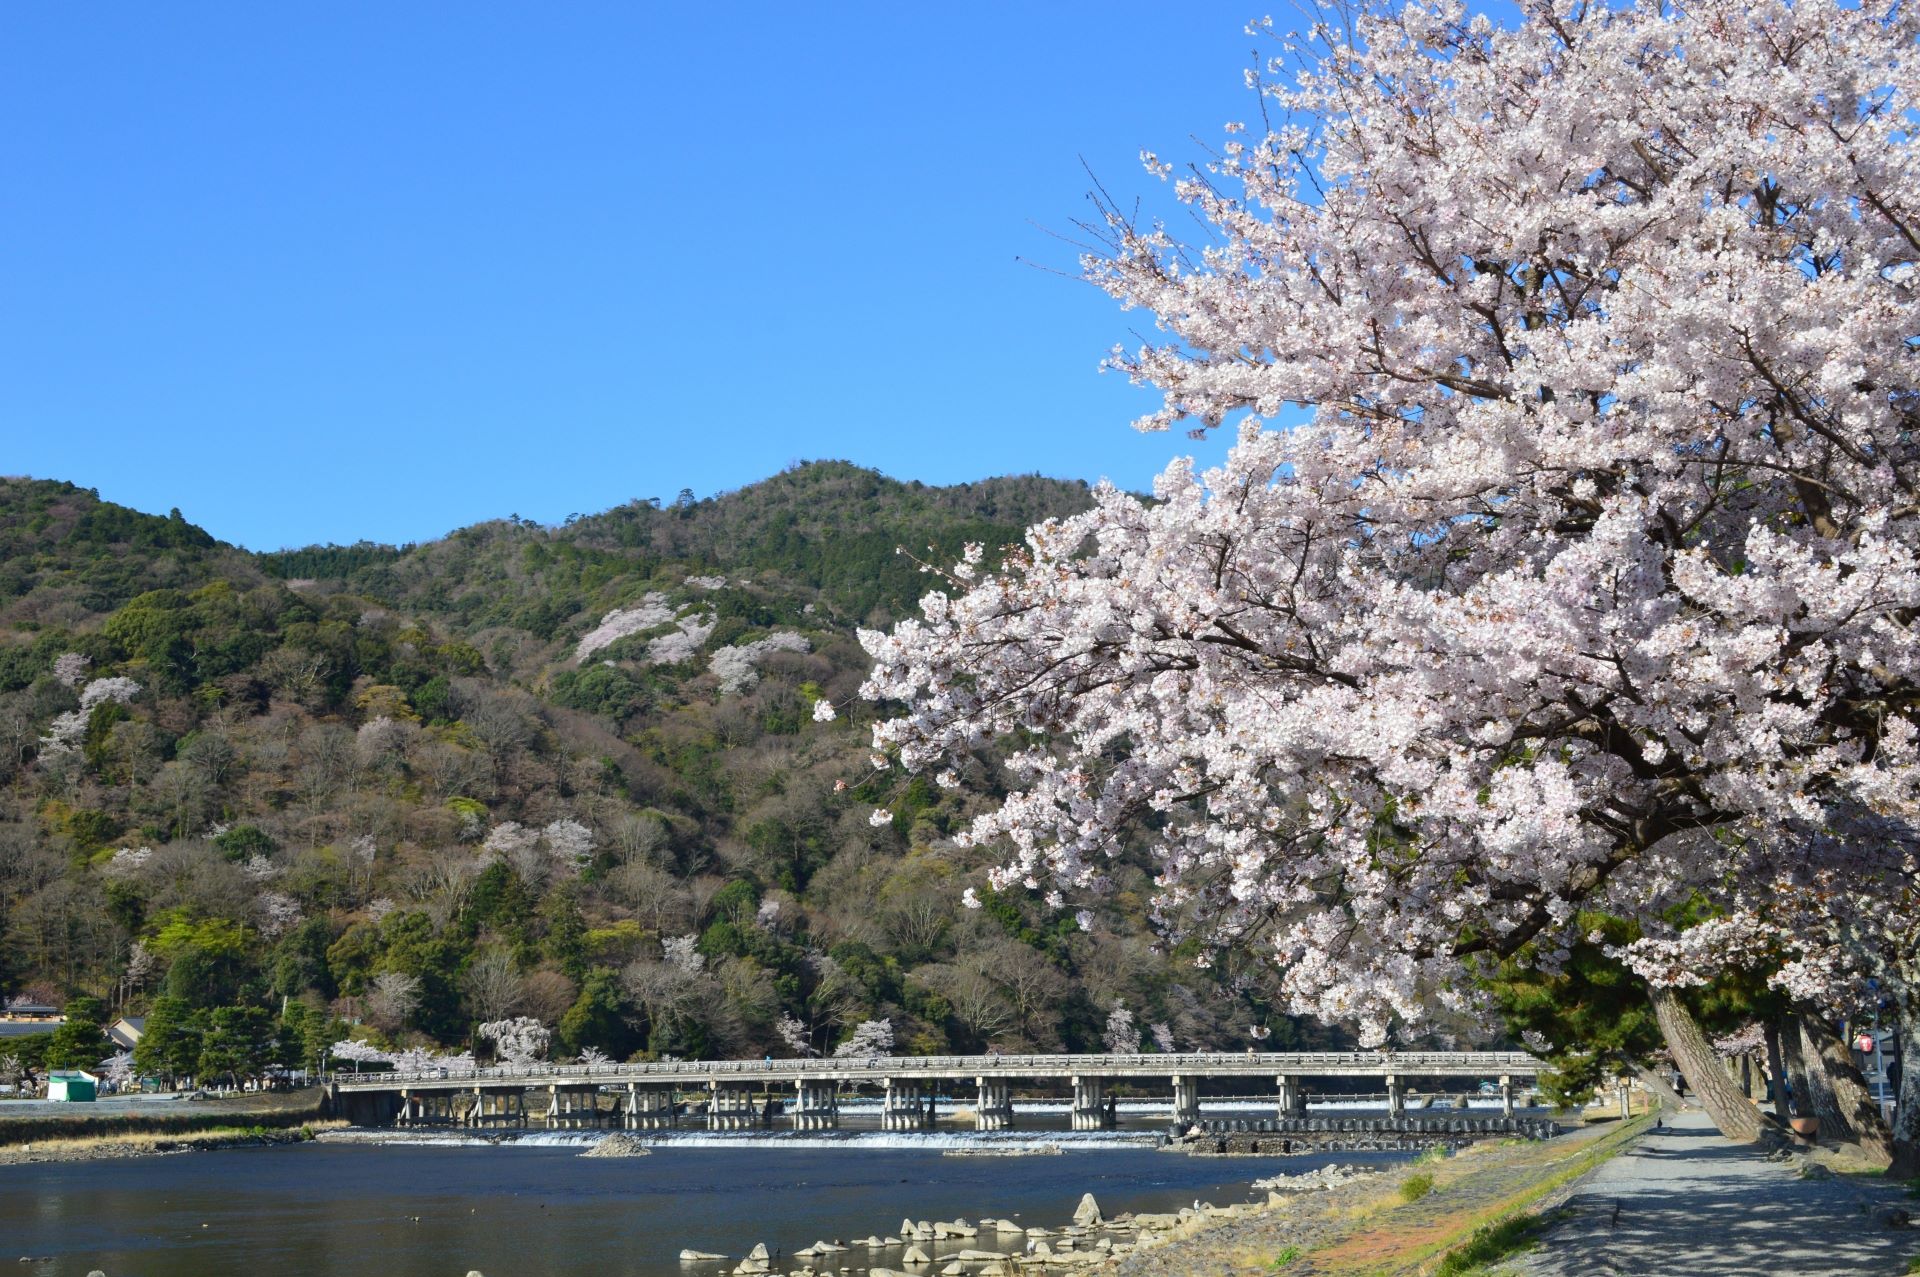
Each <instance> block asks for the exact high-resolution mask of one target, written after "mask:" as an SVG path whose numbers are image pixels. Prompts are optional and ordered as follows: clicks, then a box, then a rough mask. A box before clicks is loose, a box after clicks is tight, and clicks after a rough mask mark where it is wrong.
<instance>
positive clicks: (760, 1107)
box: [332, 1051, 1542, 1136]
mask: <svg viewBox="0 0 1920 1277" xmlns="http://www.w3.org/2000/svg"><path fill="white" fill-rule="evenodd" d="M1541 1070H1542V1065H1541V1064H1540V1062H1539V1061H1538V1060H1536V1059H1534V1058H1533V1057H1532V1056H1530V1055H1528V1054H1526V1053H1524V1052H1520V1051H1412V1052H1372V1051H1299V1052H1248V1053H1246V1054H1243V1055H1230V1054H1225V1053H1195V1052H1190V1053H1183V1054H1135V1055H983V1056H885V1057H882V1056H874V1057H869V1058H866V1059H841V1058H834V1059H796V1060H764V1059H763V1060H675V1061H671V1062H667V1063H653V1062H640V1063H630V1064H611V1063H605V1064H590V1065H589V1064H575V1065H546V1064H526V1065H501V1066H497V1067H493V1068H484V1069H459V1070H446V1069H435V1070H431V1071H428V1072H420V1073H360V1074H340V1075H338V1076H336V1077H335V1079H334V1081H333V1088H332V1090H333V1096H334V1100H335V1108H334V1111H335V1112H338V1113H340V1114H341V1115H342V1116H344V1117H345V1118H346V1119H347V1120H348V1121H350V1122H353V1123H354V1124H355V1125H360V1126H386V1125H395V1126H435V1125H440V1126H464V1127H492V1126H508V1125H511V1126H520V1127H526V1126H529V1125H533V1124H538V1125H540V1126H544V1127H547V1128H550V1129H561V1130H572V1129H588V1128H593V1127H599V1126H615V1127H625V1128H626V1129H627V1130H667V1129H670V1128H672V1127H673V1126H674V1125H675V1124H676V1114H677V1113H678V1112H679V1106H678V1103H677V1096H678V1095H679V1093H681V1092H683V1091H692V1092H694V1093H696V1094H700V1093H704V1094H705V1097H706V1104H705V1110H706V1116H705V1122H704V1125H705V1126H706V1127H707V1129H708V1130H714V1131H743V1130H756V1129H761V1128H765V1127H770V1126H773V1125H775V1123H776V1121H777V1120H778V1119H779V1118H780V1117H781V1116H783V1115H784V1116H785V1117H786V1118H787V1119H788V1123H787V1124H788V1125H790V1126H791V1127H792V1129H794V1130H797V1131H823V1130H832V1129H834V1128H835V1127H837V1126H838V1125H839V1124H840V1101H841V1097H842V1096H843V1095H845V1094H848V1093H855V1092H858V1091H861V1090H863V1089H864V1090H867V1091H868V1092H869V1093H874V1092H877V1093H878V1094H879V1097H880V1100H881V1111H880V1124H881V1127H882V1129H884V1130H889V1131H923V1130H927V1129H929V1128H931V1127H932V1126H933V1124H934V1122H935V1121H936V1120H937V1119H938V1117H939V1103H940V1101H939V1098H938V1097H939V1096H941V1095H964V1094H965V1090H964V1088H968V1087H970V1088H971V1089H972V1090H973V1092H974V1100H975V1102H974V1109H973V1124H974V1128H975V1129H976V1130H982V1131H1005V1130H1011V1129H1013V1127H1014V1125H1015V1114H1014V1102H1013V1091H1014V1086H1015V1084H1016V1083H1018V1084H1022V1085H1025V1086H1028V1087H1038V1088H1045V1089H1050V1090H1055V1091H1056V1093H1058V1090H1065V1091H1066V1092H1067V1093H1068V1094H1069V1095H1070V1096H1071V1097H1072V1098H1071V1104H1070V1124H1071V1126H1072V1128H1073V1129H1074V1130H1076V1131H1098V1130H1109V1129H1111V1128H1112V1127H1113V1126H1114V1125H1115V1123H1116V1121H1117V1109H1118V1105H1117V1096H1116V1093H1115V1088H1116V1087H1118V1086H1126V1087H1131V1088H1135V1090H1136V1091H1145V1092H1147V1093H1149V1094H1152V1093H1159V1094H1163V1095H1166V1096H1167V1097H1168V1112H1169V1116H1170V1119H1171V1122H1172V1124H1173V1125H1174V1126H1175V1127H1176V1128H1182V1129H1184V1128H1189V1127H1192V1126H1194V1125H1195V1124H1196V1123H1198V1124H1201V1125H1202V1127H1203V1128H1210V1127H1212V1126H1213V1125H1214V1124H1212V1123H1208V1122H1206V1121H1205V1120H1204V1113H1203V1099H1202V1096H1201V1084H1202V1083H1204V1082H1209V1081H1213V1082H1219V1081H1222V1080H1230V1081H1234V1082H1237V1083H1240V1084H1241V1085H1239V1086H1236V1088H1235V1089H1236V1090H1243V1089H1244V1084H1245V1083H1246V1082H1257V1083H1265V1084H1271V1085H1272V1086H1273V1087H1274V1121H1273V1129H1274V1130H1275V1131H1278V1130H1279V1129H1280V1128H1281V1127H1283V1126H1284V1127H1289V1128H1290V1127H1291V1126H1292V1125H1293V1124H1295V1123H1299V1122H1303V1121H1306V1120H1307V1104H1308V1094H1309V1091H1310V1089H1311V1088H1310V1087H1309V1085H1308V1080H1309V1079H1328V1078H1338V1079H1352V1078H1378V1079H1379V1080H1380V1083H1381V1092H1382V1093H1381V1094H1380V1096H1379V1098H1383V1099H1384V1100H1385V1103H1386V1108H1387V1114H1388V1118H1389V1120H1394V1121H1405V1120H1407V1107H1408V1104H1407V1101H1408V1094H1409V1082H1429V1081H1450V1080H1463V1081H1470V1082H1474V1083H1480V1082H1485V1083H1489V1084H1492V1085H1495V1086H1497V1087H1498V1088H1499V1089H1498V1095H1499V1097H1500V1102H1501V1111H1502V1117H1503V1118H1504V1119H1506V1120H1509V1121H1511V1120H1515V1119H1514V1103H1515V1094H1516V1091H1517V1090H1518V1089H1519V1087H1520V1085H1521V1084H1522V1083H1525V1082H1531V1080H1532V1079H1533V1078H1534V1077H1535V1076H1537V1075H1538V1074H1539V1073H1540V1071H1541ZM1462 1089H1463V1090H1468V1091H1471V1090H1472V1089H1473V1088H1472V1087H1465V1088H1462ZM789 1097H790V1098H789ZM1325 1098H1327V1099H1348V1098H1352V1097H1350V1096H1347V1095H1342V1094H1335V1093H1326V1094H1325ZM963 1102H964V1101H963ZM1432 1102H1433V1096H1432V1094H1431V1093H1428V1094H1427V1095H1426V1097H1425V1098H1424V1099H1422V1101H1421V1104H1422V1106H1423V1107H1424V1106H1426V1105H1430V1104H1431V1103H1432ZM698 1107H699V1106H698V1105H696V1106H695V1108H694V1111H695V1112H696V1113H697V1112H698ZM696 1120H697V1119H696ZM1242 1125H1243V1126H1244V1124H1242ZM1299 1133H1301V1134H1310V1132H1305V1131H1302V1132H1299ZM1318 1133H1320V1132H1317V1131H1316V1132H1311V1134H1318ZM1369 1134H1377V1135H1380V1136H1392V1135H1395V1134H1398V1132H1392V1131H1385V1130H1382V1131H1379V1132H1369Z"/></svg>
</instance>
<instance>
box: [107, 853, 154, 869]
mask: <svg viewBox="0 0 1920 1277" xmlns="http://www.w3.org/2000/svg"><path fill="white" fill-rule="evenodd" d="M152 859H153V848H151V847H121V848H120V849H118V850H117V851H115V852H114V853H113V854H112V855H111V856H109V857H107V863H106V864H105V865H104V866H102V868H103V869H104V871H105V872H107V873H110V874H122V873H131V872H132V871H134V870H135V869H138V868H140V867H141V866H143V865H145V864H146V863H147V862H148V861H149V860H152Z"/></svg>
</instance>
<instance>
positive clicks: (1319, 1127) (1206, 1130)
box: [1166, 1116, 1563, 1157]
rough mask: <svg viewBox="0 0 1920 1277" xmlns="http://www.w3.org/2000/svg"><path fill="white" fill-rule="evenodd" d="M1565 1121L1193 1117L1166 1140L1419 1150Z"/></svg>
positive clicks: (1238, 1146)
mask: <svg viewBox="0 0 1920 1277" xmlns="http://www.w3.org/2000/svg"><path fill="white" fill-rule="evenodd" d="M1562 1129H1563V1128H1562V1127H1561V1126H1560V1125H1559V1124H1558V1123H1556V1122H1554V1121H1553V1120H1552V1119H1550V1118H1541V1117H1458V1116H1447V1117H1294V1118H1280V1119H1263V1120H1252V1119H1247V1120H1233V1119H1227V1120H1214V1121H1207V1122H1195V1123H1193V1124H1192V1125H1191V1126H1189V1127H1187V1128H1186V1129H1185V1131H1184V1132H1182V1133H1181V1134H1180V1135H1177V1136H1175V1137H1174V1138H1173V1139H1171V1140H1169V1141H1168V1142H1167V1144H1166V1148H1167V1149H1168V1150H1169V1151H1173V1152H1182V1153H1190V1154H1193V1155H1195V1156H1202V1157H1204V1156H1216V1157H1217V1156H1242V1157H1248V1156H1271V1155H1272V1154H1274V1153H1359V1152H1369V1153H1376V1152H1418V1151H1421V1150H1424V1149H1429V1148H1464V1147H1466V1146H1467V1145H1469V1144H1473V1143H1475V1142H1477V1141H1480V1140H1495V1139H1512V1138H1515V1137H1518V1138H1521V1139H1533V1140H1543V1139H1551V1138H1553V1137H1554V1136H1556V1135H1558V1134H1560V1133H1561V1131H1562Z"/></svg>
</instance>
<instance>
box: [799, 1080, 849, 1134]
mask: <svg viewBox="0 0 1920 1277" xmlns="http://www.w3.org/2000/svg"><path fill="white" fill-rule="evenodd" d="M793 1086H794V1101H793V1129H794V1130H796V1131H831V1130H833V1129H834V1128H835V1127H837V1126H839V1125H840V1088H839V1085H838V1084H837V1083H834V1082H809V1081H806V1080H804V1079H803V1080H801V1081H798V1082H795V1083H794V1084H793Z"/></svg>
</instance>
